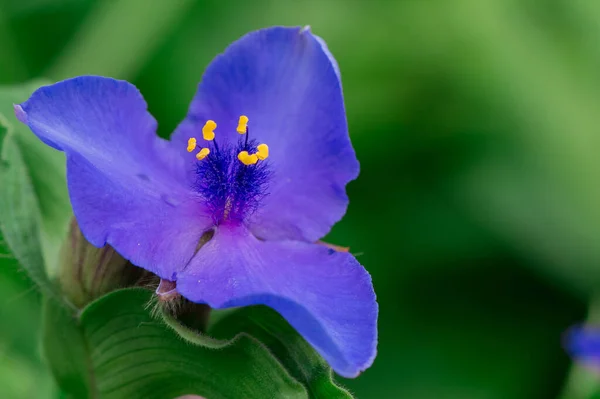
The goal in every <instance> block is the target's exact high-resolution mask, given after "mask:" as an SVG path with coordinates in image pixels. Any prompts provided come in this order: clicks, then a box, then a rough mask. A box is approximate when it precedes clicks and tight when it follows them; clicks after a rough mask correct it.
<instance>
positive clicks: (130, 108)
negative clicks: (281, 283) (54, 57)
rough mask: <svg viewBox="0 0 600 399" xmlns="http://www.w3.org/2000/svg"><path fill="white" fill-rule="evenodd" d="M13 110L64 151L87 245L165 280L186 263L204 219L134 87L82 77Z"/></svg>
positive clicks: (176, 156) (177, 161)
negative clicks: (110, 249) (109, 251)
mask: <svg viewBox="0 0 600 399" xmlns="http://www.w3.org/2000/svg"><path fill="white" fill-rule="evenodd" d="M15 111H16V114H17V117H18V118H19V119H20V120H21V121H22V122H24V123H27V124H28V125H29V127H30V128H31V130H32V131H33V132H34V133H35V134H36V135H37V136H38V137H39V138H40V139H41V140H42V141H44V142H45V143H46V144H48V145H50V146H52V147H54V148H56V149H58V150H61V151H64V152H65V153H66V156H67V181H68V188H69V195H70V198H71V203H72V205H73V211H74V214H75V217H76V219H77V221H78V223H79V226H80V228H81V231H82V232H83V234H84V235H85V237H86V238H87V239H88V240H89V241H90V242H91V243H92V244H94V245H96V246H102V245H104V244H105V243H109V244H111V245H112V246H113V247H114V248H115V249H116V250H117V251H118V252H119V253H120V254H121V255H123V256H124V257H126V258H128V259H129V260H130V261H131V262H132V263H134V264H136V265H138V266H142V267H144V268H145V269H148V270H150V271H152V272H154V273H156V274H158V275H159V276H161V277H164V278H168V277H170V276H171V275H172V273H173V272H174V271H177V270H179V269H181V268H183V267H184V266H185V265H186V264H187V262H188V261H189V259H190V258H191V257H192V255H193V253H194V251H195V248H196V246H197V243H198V240H199V238H200V236H201V235H202V233H203V230H204V229H205V228H206V227H207V224H203V223H202V219H201V217H196V216H195V215H197V214H199V212H198V209H197V208H198V204H197V203H196V201H194V198H193V194H192V193H191V191H190V190H189V189H188V188H187V186H186V184H187V180H186V173H185V167H184V163H183V159H182V158H181V155H180V154H179V152H178V151H174V150H172V149H171V147H170V143H169V142H167V141H164V140H162V139H160V138H158V137H157V136H156V134H155V130H156V121H155V120H154V118H152V116H151V115H150V114H149V113H148V111H147V106H146V102H145V101H144V99H143V98H142V96H141V94H140V93H139V92H138V90H137V89H136V88H135V87H134V86H133V85H131V84H129V83H127V82H124V81H117V80H114V79H108V78H102V77H92V76H86V77H79V78H75V79H70V80H66V81H62V82H59V83H56V84H54V85H51V86H46V87H42V88H40V89H38V90H37V91H36V92H35V93H33V95H32V96H31V98H30V99H29V100H27V101H26V102H24V103H23V104H21V105H16V106H15ZM40 167H43V165H40ZM207 223H209V222H208V221H207Z"/></svg>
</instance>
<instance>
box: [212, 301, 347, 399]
mask: <svg viewBox="0 0 600 399" xmlns="http://www.w3.org/2000/svg"><path fill="white" fill-rule="evenodd" d="M242 332H243V333H246V334H249V335H251V336H253V337H254V338H256V339H258V340H259V341H260V342H262V343H263V344H265V345H266V346H267V347H268V348H269V350H271V352H272V353H273V354H274V355H275V357H277V358H278V359H279V361H280V362H281V364H282V365H283V366H284V367H285V368H286V369H287V371H288V372H289V373H290V374H291V375H292V377H294V378H295V379H296V380H298V381H300V382H301V383H302V384H303V385H304V386H305V388H306V389H307V391H308V392H309V396H310V397H311V398H315V399H317V398H324V399H325V398H327V399H330V398H339V399H347V398H352V395H351V394H350V393H349V392H348V391H346V390H345V389H343V388H341V387H340V386H338V385H336V383H335V382H334V380H333V373H332V370H331V368H330V367H329V365H328V364H327V363H326V362H325V360H324V359H323V358H322V357H321V356H320V355H319V354H318V353H317V352H316V351H315V350H314V349H313V348H312V347H311V346H310V345H309V344H308V342H306V341H305V340H304V338H302V336H300V334H298V332H296V330H295V329H294V328H293V327H292V326H290V325H289V323H288V322H287V321H286V320H285V319H284V318H283V317H282V316H281V315H279V313H277V312H276V311H274V310H273V309H271V308H268V307H266V306H250V307H245V308H240V309H238V310H236V311H233V312H228V313H227V314H226V315H225V316H224V317H223V318H221V319H219V320H218V321H217V322H215V323H214V325H212V326H210V327H209V330H208V333H209V334H210V335H211V336H213V337H216V338H226V339H230V338H233V337H235V336H236V335H237V334H239V333H242Z"/></svg>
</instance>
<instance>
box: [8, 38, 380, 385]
mask: <svg viewBox="0 0 600 399" xmlns="http://www.w3.org/2000/svg"><path fill="white" fill-rule="evenodd" d="M15 112H16V114H17V116H18V118H19V119H20V120H21V121H22V122H23V123H26V124H27V125H28V126H29V127H30V128H31V130H32V131H33V132H34V133H35V134H36V135H37V136H38V137H39V138H40V139H41V140H42V141H44V142H45V143H46V144H48V145H49V146H52V147H54V148H56V149H58V150H61V151H64V152H65V153H66V158H67V180H68V188H69V194H70V198H71V203H72V206H73V211H74V213H75V216H76V218H77V221H78V223H79V225H80V228H81V231H82V232H83V233H84V235H85V236H86V238H87V239H88V240H89V241H90V242H91V243H92V244H94V245H96V246H102V245H104V244H105V243H108V244H110V245H112V246H113V247H114V248H115V249H116V250H117V251H118V252H119V253H120V254H121V255H123V256H124V257H125V258H127V259H129V260H130V261H131V262H132V263H133V264H135V265H137V266H140V267H143V268H144V269H147V270H149V271H151V272H153V273H155V274H157V275H158V276H160V277H161V279H163V282H164V283H165V284H164V285H168V286H170V287H173V288H174V289H176V290H177V292H178V293H180V294H181V295H182V296H184V297H186V298H188V299H189V300H191V301H194V302H198V303H206V304H208V305H210V306H211V307H213V308H227V307H234V306H246V305H255V304H264V305H267V306H270V307H272V308H274V309H275V310H277V311H278V312H279V313H280V314H281V315H282V316H283V317H285V318H286V319H287V320H288V322H289V323H290V324H291V325H292V326H294V327H295V328H296V329H297V330H298V331H299V332H300V334H302V335H303V336H304V338H305V339H306V340H307V341H308V342H309V343H310V344H311V345H313V346H314V347H315V348H316V350H317V351H318V352H319V353H320V354H321V355H322V356H323V357H324V358H325V359H326V360H327V361H328V362H329V363H330V364H331V366H332V367H333V369H334V370H335V371H337V372H338V373H339V374H341V375H342V376H345V377H355V376H357V375H358V374H359V373H360V372H361V371H362V370H364V369H365V368H367V367H369V366H370V365H371V363H372V362H373V359H374V357H375V350H376V340H377V333H376V322H377V303H376V302H375V294H374V292H373V287H372V284H371V279H370V277H369V275H368V273H367V272H366V271H365V270H364V268H363V267H362V266H361V265H360V264H359V263H358V262H357V261H356V259H355V258H354V257H353V256H352V255H351V254H350V253H347V252H339V251H336V250H334V249H332V248H331V247H327V246H324V245H320V244H318V243H317V241H318V240H319V239H320V238H321V237H323V236H324V235H325V234H326V233H327V232H328V231H329V230H330V228H331V226H332V225H333V224H334V223H335V222H337V221H338V220H339V219H340V218H341V217H342V216H343V214H344V213H345V211H346V207H347V204H348V199H347V197H346V193H345V185H346V184H347V183H348V182H349V181H351V180H353V179H354V178H356V176H357V175H358V170H359V167H358V162H357V160H356V156H355V154H354V150H353V148H352V145H351V143H350V139H349V136H348V131H347V124H346V116H345V110H344V104H343V96H342V88H341V83H340V73H339V69H338V66H337V64H336V62H335V60H334V59H333V57H332V56H331V54H330V52H329V50H328V49H327V47H326V45H325V43H324V42H323V40H322V39H320V38H319V37H317V36H314V35H313V34H312V33H311V32H310V30H309V29H307V28H283V27H275V28H269V29H264V30H260V31H256V32H253V33H250V34H247V35H246V36H244V37H242V38H241V39H240V40H238V41H236V42H234V43H233V44H232V45H230V46H229V47H228V48H227V49H226V51H225V52H224V53H223V54H220V55H219V56H217V57H216V58H215V60H214V61H213V62H212V63H211V64H210V65H209V66H208V68H207V70H206V72H205V74H204V76H203V78H202V82H201V83H200V85H199V87H198V91H197V93H196V95H195V97H194V98H193V100H192V103H191V105H190V107H189V111H188V114H187V116H186V118H185V119H184V120H183V122H181V124H180V125H179V126H178V127H177V129H176V131H175V132H174V133H173V135H172V137H171V141H165V140H162V139H160V138H158V137H157V136H156V135H155V131H156V121H155V120H154V119H153V118H152V116H151V115H150V114H149V113H148V111H147V106H146V103H145V101H144V99H143V98H142V96H141V94H140V93H139V92H138V90H137V89H136V88H135V87H134V86H132V85H131V84H129V83H127V82H124V81H118V80H113V79H108V78H103V77H94V76H83V77H78V78H74V79H70V80H66V81H62V82H59V83H56V84H54V85H51V86H46V87H42V88H40V89H38V90H37V91H36V92H35V93H33V95H32V96H31V98H30V99H29V100H27V101H26V102H24V103H22V104H20V105H16V106H15ZM159 288H161V289H163V290H164V286H163V287H159Z"/></svg>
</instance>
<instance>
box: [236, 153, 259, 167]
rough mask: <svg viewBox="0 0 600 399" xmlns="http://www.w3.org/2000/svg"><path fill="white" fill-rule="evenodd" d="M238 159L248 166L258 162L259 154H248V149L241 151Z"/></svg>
mask: <svg viewBox="0 0 600 399" xmlns="http://www.w3.org/2000/svg"><path fill="white" fill-rule="evenodd" d="M238 159H239V160H240V162H241V163H243V164H244V165H246V166H250V165H254V164H256V163H257V162H258V156H257V155H256V154H248V151H240V153H239V154H238Z"/></svg>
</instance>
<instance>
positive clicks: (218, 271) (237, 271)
mask: <svg viewBox="0 0 600 399" xmlns="http://www.w3.org/2000/svg"><path fill="white" fill-rule="evenodd" d="M177 291H179V293H181V295H183V296H184V297H186V298H188V299H190V300H192V301H194V302H200V303H207V304H208V305H210V306H211V307H213V308H227V307H235V306H247V305H258V304H263V305H267V306H270V307H272V308H273V309H275V310H277V311H278V312H279V313H280V314H281V315H282V316H283V317H285V318H286V319H287V321H288V322H289V323H290V324H291V325H292V326H293V327H294V328H295V329H296V330H298V332H299V333H300V334H302V335H303V336H304V338H305V339H306V340H307V341H308V342H309V343H310V344H311V345H313V347H314V348H315V349H316V350H317V351H318V352H319V353H320V354H321V355H322V356H323V357H324V358H325V360H327V361H328V362H329V364H330V365H331V366H332V368H333V369H334V370H335V371H336V372H337V373H339V374H340V375H342V376H344V377H355V376H357V375H358V374H359V373H360V372H361V371H363V370H364V369H366V368H367V367H369V366H370V365H371V364H372V362H373V359H374V357H375V352H376V345H377V325H376V324H377V303H376V301H375V293H374V291H373V286H372V284H371V278H370V276H369V274H368V273H367V271H366V270H365V269H364V268H363V267H362V266H361V265H360V264H359V263H358V262H357V261H356V259H355V258H354V257H353V256H352V255H351V254H349V253H343V252H336V251H334V250H333V249H329V248H327V247H325V246H321V245H317V244H310V243H304V242H299V241H277V242H269V241H259V240H258V239H256V238H255V237H254V236H253V235H252V234H250V233H249V232H248V231H247V230H245V229H241V228H238V229H227V228H220V229H219V230H217V232H216V233H215V236H214V237H213V239H212V240H211V241H209V242H208V243H207V244H205V245H204V246H203V247H202V248H201V249H200V251H199V252H198V254H197V255H196V256H195V257H194V259H192V261H191V262H190V264H189V266H188V268H186V269H185V270H184V271H183V272H181V273H180V275H179V276H178V278H177Z"/></svg>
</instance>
